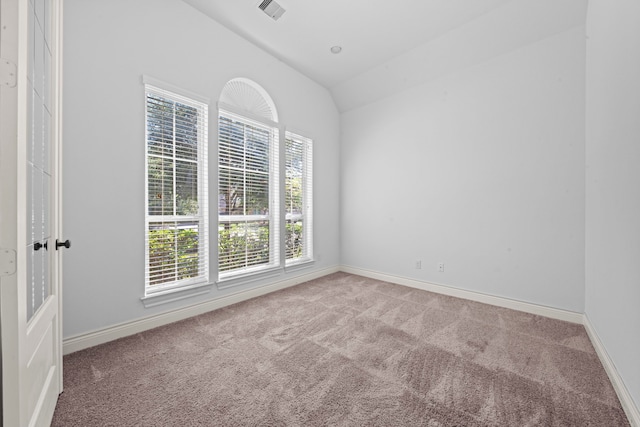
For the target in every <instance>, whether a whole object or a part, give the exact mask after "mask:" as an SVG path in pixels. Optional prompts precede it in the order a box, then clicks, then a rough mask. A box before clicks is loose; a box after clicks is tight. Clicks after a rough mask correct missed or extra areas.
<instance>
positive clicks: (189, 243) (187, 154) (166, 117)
mask: <svg viewBox="0 0 640 427" xmlns="http://www.w3.org/2000/svg"><path fill="white" fill-rule="evenodd" d="M145 93H146V148H147V150H146V178H147V179H146V193H147V197H146V215H145V247H146V253H145V255H146V274H145V284H146V287H145V289H146V294H150V293H153V292H156V291H161V290H167V289H168V288H174V287H182V286H186V285H191V284H196V283H200V282H208V279H209V277H208V276H209V274H208V266H209V263H208V260H209V249H208V241H209V239H208V224H207V221H208V213H207V210H208V200H207V199H208V190H207V118H208V112H207V111H208V107H207V104H205V103H202V102H198V101H195V100H193V99H190V98H188V97H184V96H181V95H178V94H176V93H173V92H170V91H167V90H164V89H162V88H159V87H155V86H153V85H149V84H147V85H145Z"/></svg>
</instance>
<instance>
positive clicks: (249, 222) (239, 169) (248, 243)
mask: <svg viewBox="0 0 640 427" xmlns="http://www.w3.org/2000/svg"><path fill="white" fill-rule="evenodd" d="M278 168H279V165H278V129H277V128H276V127H274V126H272V125H268V124H266V123H261V122H259V121H256V120H252V119H249V118H247V117H243V116H241V115H238V114H234V113H231V112H228V111H225V110H222V109H221V110H220V114H219V119H218V268H219V275H220V278H226V277H232V276H234V275H239V274H244V273H248V272H253V271H259V270H262V269H266V268H269V267H275V266H278V265H279V252H280V249H279V247H280V246H279V241H280V238H279V236H280V229H279V221H278V218H279V213H278V212H279V195H278V170H279V169H278Z"/></svg>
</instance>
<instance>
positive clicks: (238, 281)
mask: <svg viewBox="0 0 640 427" xmlns="http://www.w3.org/2000/svg"><path fill="white" fill-rule="evenodd" d="M281 274H282V267H272V268H267V269H261V270H258V271H254V272H249V273H241V274H237V275H233V276H227V277H223V278H221V279H218V281H217V282H216V286H217V287H218V289H220V290H222V289H227V288H232V287H234V286H240V285H244V284H247V283H252V282H257V281H258V280H262V279H268V278H270V277H276V276H280V275H281Z"/></svg>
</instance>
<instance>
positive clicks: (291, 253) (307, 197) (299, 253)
mask: <svg viewBox="0 0 640 427" xmlns="http://www.w3.org/2000/svg"><path fill="white" fill-rule="evenodd" d="M285 159H286V168H285V212H286V214H285V220H286V225H285V230H286V232H285V255H286V262H287V263H288V264H291V263H294V262H301V261H305V260H311V259H312V258H313V241H312V238H313V217H312V200H313V196H312V189H313V185H312V177H313V173H312V169H311V168H312V144H311V140H310V139H307V138H304V137H302V136H299V135H295V134H293V133H290V132H286V134H285Z"/></svg>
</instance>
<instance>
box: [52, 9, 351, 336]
mask: <svg viewBox="0 0 640 427" xmlns="http://www.w3.org/2000/svg"><path fill="white" fill-rule="evenodd" d="M64 24H65V46H64V55H65V56H64V63H65V81H64V109H65V111H64V113H65V119H64V120H65V121H64V200H63V202H64V209H65V217H64V234H65V238H69V239H71V241H72V244H73V246H72V248H71V249H70V250H69V251H67V252H66V253H65V260H64V336H65V337H71V336H74V335H78V334H82V333H85V332H88V331H93V330H97V329H101V328H104V327H108V326H111V325H114V324H118V323H122V322H127V321H130V320H134V319H138V318H142V317H147V316H150V315H154V314H158V313H160V312H163V311H167V310H171V309H175V308H178V307H180V306H185V305H189V304H194V303H197V302H202V301H205V300H210V299H212V298H216V297H219V296H221V295H223V294H225V293H228V292H236V291H238V290H239V289H247V288H248V287H252V286H258V285H262V284H265V283H266V282H264V281H263V282H257V283H253V284H251V285H245V286H244V287H240V288H233V289H230V290H228V291H227V292H219V291H217V290H216V288H215V287H214V289H213V291H211V293H210V294H207V295H204V296H199V297H193V298H190V299H187V300H183V301H181V302H179V303H172V304H167V305H162V306H159V307H154V308H151V309H145V308H143V305H142V303H141V301H140V297H141V296H143V294H144V153H145V142H144V88H143V85H142V82H141V76H142V74H148V75H150V76H152V77H155V78H157V79H160V80H163V81H165V82H167V83H170V84H173V85H176V86H179V87H182V88H183V89H186V90H189V91H192V92H195V93H198V94H201V95H203V96H206V97H209V98H211V100H212V105H211V106H210V108H211V110H212V112H213V113H212V115H211V116H210V117H211V118H213V119H214V120H213V122H210V126H211V128H210V150H211V153H215V152H216V145H215V139H216V134H217V131H216V123H215V117H216V116H215V102H216V101H217V98H218V96H219V94H220V92H221V90H222V87H223V86H224V84H225V83H226V82H227V81H228V80H230V79H232V78H234V77H248V78H250V79H252V80H254V81H256V82H257V83H259V84H260V85H262V86H263V87H264V88H265V89H266V90H267V91H268V92H269V94H270V95H271V97H272V98H273V100H274V102H275V104H276V107H277V108H278V114H279V118H280V121H281V123H285V124H287V125H288V126H291V127H294V128H295V129H296V130H297V131H299V132H304V134H305V135H306V136H309V137H311V138H313V139H314V144H315V145H314V150H315V152H314V154H315V159H314V161H315V168H314V171H315V225H316V233H315V253H316V256H317V262H316V264H315V265H314V267H313V268H312V269H311V270H305V271H303V273H308V272H310V271H316V270H321V269H324V268H328V267H332V266H337V265H338V263H339V243H338V242H339V237H338V231H339V230H338V226H337V224H338V220H339V211H338V193H339V187H338V185H339V167H338V164H339V148H338V138H339V130H338V127H339V117H338V113H337V110H336V108H335V105H334V103H333V100H332V99H331V96H330V94H329V93H328V91H327V90H326V89H324V88H322V87H320V86H319V85H317V84H315V83H313V82H312V81H311V80H309V79H308V78H306V77H304V76H302V75H301V74H299V73H297V72H295V71H293V70H292V69H291V68H289V67H287V66H285V65H284V64H282V63H281V62H280V61H278V60H276V59H274V58H273V57H271V56H269V55H267V54H266V53H264V52H263V51H261V50H260V49H258V48H256V47H255V46H253V45H251V44H249V43H248V42H246V41H245V40H243V39H241V38H239V37H238V36H236V35H234V34H233V33H231V32H230V31H228V30H227V29H225V28H224V27H222V26H220V25H219V24H217V23H215V22H214V21H212V20H211V19H209V18H207V17H205V16H204V15H202V14H200V13H199V12H197V11H196V10H195V9H193V8H191V7H190V6H188V5H186V4H185V3H183V2H181V1H179V0H136V1H125V0H116V1H98V0H66V1H65V10H64ZM213 159H214V161H213V162H212V164H213V166H215V156H213ZM211 169H212V177H213V183H215V168H211ZM210 188H211V194H214V195H215V192H216V191H217V189H216V188H215V185H210ZM212 199H213V200H214V201H215V200H217V198H216V197H215V196H214V197H212ZM212 210H213V212H212V215H213V217H212V222H213V223H214V224H215V218H216V217H215V211H216V209H215V203H214V205H213V209H212ZM214 238H215V233H214ZM214 241H215V240H214ZM297 274H301V273H297ZM216 275H217V273H216V272H215V271H213V272H212V280H215V278H216ZM279 279H282V278H276V279H271V280H270V281H271V282H273V281H274V280H279Z"/></svg>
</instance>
